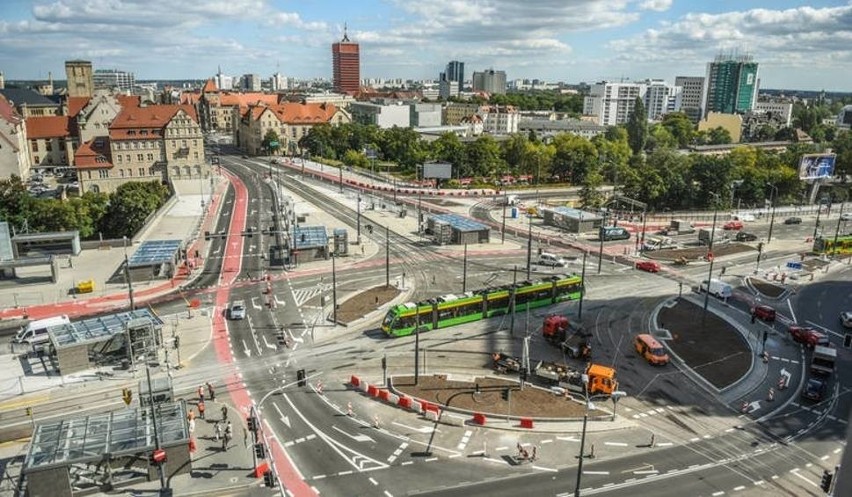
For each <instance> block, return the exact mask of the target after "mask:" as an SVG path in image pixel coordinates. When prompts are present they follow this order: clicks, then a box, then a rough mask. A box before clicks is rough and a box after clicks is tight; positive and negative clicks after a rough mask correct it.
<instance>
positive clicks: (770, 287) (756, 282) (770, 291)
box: [746, 277, 787, 299]
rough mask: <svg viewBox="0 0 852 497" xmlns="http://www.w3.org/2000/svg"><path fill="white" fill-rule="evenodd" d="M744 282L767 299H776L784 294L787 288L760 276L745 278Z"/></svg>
mask: <svg viewBox="0 0 852 497" xmlns="http://www.w3.org/2000/svg"><path fill="white" fill-rule="evenodd" d="M746 284H747V285H748V286H750V287H751V288H753V289H754V291H755V292H757V293H758V294H760V296H761V297H765V298H768V299H777V298H780V297H781V296H782V295H784V292H786V291H787V289H786V288H785V287H783V286H781V285H776V284H775V283H771V282H769V281H766V280H763V279H761V278H753V277H748V278H746Z"/></svg>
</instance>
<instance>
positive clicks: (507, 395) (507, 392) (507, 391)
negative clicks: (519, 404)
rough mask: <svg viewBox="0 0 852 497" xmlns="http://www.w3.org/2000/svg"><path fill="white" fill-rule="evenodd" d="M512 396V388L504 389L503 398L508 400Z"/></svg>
mask: <svg viewBox="0 0 852 497" xmlns="http://www.w3.org/2000/svg"><path fill="white" fill-rule="evenodd" d="M511 398H512V389H511V388H504V389H503V400H505V401H508V400H509V399H511Z"/></svg>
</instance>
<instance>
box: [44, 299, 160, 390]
mask: <svg viewBox="0 0 852 497" xmlns="http://www.w3.org/2000/svg"><path fill="white" fill-rule="evenodd" d="M162 329H163V320H162V319H160V317H159V316H157V315H156V314H154V313H153V312H152V311H151V310H150V309H136V310H133V311H127V312H119V313H115V314H109V315H106V316H99V317H96V318H91V319H85V320H83V321H75V322H72V323H69V324H62V325H57V326H51V327H50V328H48V329H47V333H48V335H50V343H51V345H52V346H53V350H54V351H55V353H56V360H57V363H58V364H57V365H58V367H59V371H60V372H61V373H62V374H63V375H66V374H71V373H76V372H78V371H84V370H86V369H90V368H92V367H95V366H104V365H109V364H113V365H115V364H122V365H123V366H124V367H125V368H127V367H129V366H130V364H133V363H135V362H136V359H137V358H139V357H141V356H145V357H157V354H158V349H159V347H160V345H161V344H162V343H163V337H162Z"/></svg>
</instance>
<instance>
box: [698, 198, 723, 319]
mask: <svg viewBox="0 0 852 497" xmlns="http://www.w3.org/2000/svg"><path fill="white" fill-rule="evenodd" d="M710 194H711V195H713V227H712V228H711V229H710V242H708V244H707V255H709V256H710V271H709V272H708V274H707V293H705V294H704V314H703V315H702V318H703V316H705V315H706V314H707V306H708V305H709V304H710V280H712V279H713V261H714V260H716V257H714V256H713V239H714V238H715V237H716V215H717V214H718V211H719V194H718V193H712V192H711V193H710ZM699 285H700V283H699Z"/></svg>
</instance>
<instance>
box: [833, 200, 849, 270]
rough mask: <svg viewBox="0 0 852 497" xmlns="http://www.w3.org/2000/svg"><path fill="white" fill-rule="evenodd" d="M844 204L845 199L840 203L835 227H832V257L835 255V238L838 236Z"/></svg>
mask: <svg viewBox="0 0 852 497" xmlns="http://www.w3.org/2000/svg"><path fill="white" fill-rule="evenodd" d="M845 205H846V201H845V200H844V201H843V202H841V204H840V212H838V213H837V227H836V228H835V229H834V245H833V248H832V249H831V255H832V257H836V256H837V239H838V238H839V237H840V221H842V220H843V207H844V206H845Z"/></svg>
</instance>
